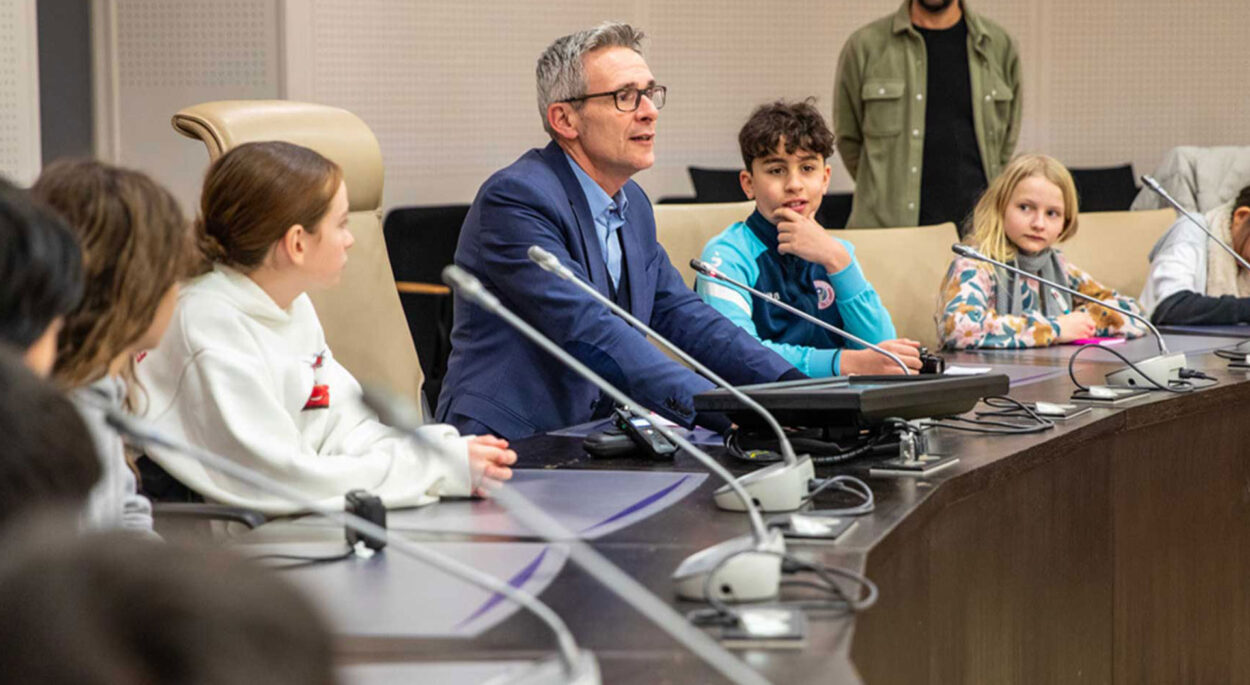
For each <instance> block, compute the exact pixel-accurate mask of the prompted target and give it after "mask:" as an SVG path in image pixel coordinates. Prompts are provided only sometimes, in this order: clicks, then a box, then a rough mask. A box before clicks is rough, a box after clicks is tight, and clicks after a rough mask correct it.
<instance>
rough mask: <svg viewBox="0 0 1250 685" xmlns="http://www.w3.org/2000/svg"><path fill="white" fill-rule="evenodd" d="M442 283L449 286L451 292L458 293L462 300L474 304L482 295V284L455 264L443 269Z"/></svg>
mask: <svg viewBox="0 0 1250 685" xmlns="http://www.w3.org/2000/svg"><path fill="white" fill-rule="evenodd" d="M443 282H444V283H446V284H447V285H449V286H451V288H452V290H455V291H456V292H458V293H460V295H461V296H463V297H464V298H466V299H469V300H473V301H475V302H476V301H477V300H478V298H479V297H480V296H481V294H482V290H483V288H482V282H481V281H479V280H477V277H475V276H474V275H473V274H471V273H469V272H468V271H465V270H464V269H461V268H460V267H458V266H456V265H455V264H448V265H447V266H446V267H445V268H444V269H443Z"/></svg>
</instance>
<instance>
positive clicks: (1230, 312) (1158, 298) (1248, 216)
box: [1141, 186, 1250, 326]
mask: <svg viewBox="0 0 1250 685" xmlns="http://www.w3.org/2000/svg"><path fill="white" fill-rule="evenodd" d="M1200 219H1201V221H1202V222H1203V224H1204V227H1205V228H1206V229H1207V230H1208V231H1210V232H1211V233H1212V234H1213V235H1215V236H1216V237H1217V238H1219V239H1220V240H1221V241H1222V242H1223V243H1224V244H1226V245H1228V246H1229V247H1232V248H1233V250H1235V251H1236V252H1237V253H1238V254H1239V255H1240V256H1241V257H1242V258H1243V259H1250V186H1246V187H1244V188H1242V189H1241V191H1240V192H1238V193H1237V195H1236V197H1234V198H1233V199H1232V200H1230V201H1229V202H1226V203H1224V204H1222V205H1220V206H1218V207H1216V208H1214V209H1212V210H1210V211H1208V212H1206V214H1205V215H1204V216H1202V217H1200ZM1141 304H1142V307H1143V308H1144V309H1145V310H1146V313H1147V314H1149V315H1150V318H1151V320H1152V321H1154V322H1155V323H1156V324H1159V325H1176V326H1182V325H1189V326H1229V325H1235V324H1242V323H1250V272H1247V271H1246V270H1245V269H1243V268H1241V267H1240V266H1239V265H1238V264H1237V260H1236V259H1234V258H1233V256H1232V255H1230V254H1229V253H1228V252H1226V251H1225V250H1224V248H1223V247H1221V246H1220V245H1219V244H1218V243H1216V242H1215V241H1214V240H1211V238H1210V237H1209V236H1208V235H1207V234H1206V233H1205V232H1203V230H1202V228H1199V227H1198V226H1195V225H1194V224H1193V222H1191V221H1190V220H1189V219H1187V218H1185V217H1181V218H1179V219H1177V221H1176V223H1175V224H1173V225H1172V227H1171V228H1170V229H1168V231H1167V233H1164V234H1163V237H1161V238H1159V241H1158V242H1157V243H1155V246H1154V247H1153V248H1152V249H1151V250H1150V276H1149V278H1148V279H1147V280H1146V287H1145V289H1144V290H1143V291H1142V296H1141Z"/></svg>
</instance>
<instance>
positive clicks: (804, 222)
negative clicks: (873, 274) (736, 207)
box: [773, 207, 851, 274]
mask: <svg viewBox="0 0 1250 685" xmlns="http://www.w3.org/2000/svg"><path fill="white" fill-rule="evenodd" d="M773 219H774V220H776V221H777V251H778V252H780V253H781V254H792V255H794V256H795V257H801V258H803V259H806V260H807V261H809V262H814V263H816V264H820V265H821V266H823V267H825V271H828V272H829V273H831V274H835V273H837V272H839V271H841V270H843V269H845V268H846V267H848V266H850V264H851V253H850V252H847V250H846V248H845V247H843V246H842V243H840V242H838V241H837V240H835V239H834V238H833V236H831V235H829V233H828V232H827V231H825V229H824V227H822V226H821V225H820V224H818V223H816V220H815V219H813V218H811V217H809V216H803V215H802V214H799V213H798V212H796V211H794V210H793V209H790V208H788V207H782V208H780V209H778V210H777V211H776V213H775V214H773Z"/></svg>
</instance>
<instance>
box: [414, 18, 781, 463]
mask: <svg viewBox="0 0 1250 685" xmlns="http://www.w3.org/2000/svg"><path fill="white" fill-rule="evenodd" d="M642 38H643V34H642V33H641V32H640V31H637V30H635V29H634V28H632V27H630V26H628V25H624V24H612V23H607V24H603V25H600V26H599V27H597V28H594V29H591V30H588V31H582V32H580V33H575V34H572V35H569V36H565V37H563V38H560V39H559V40H557V41H555V42H554V43H552V44H551V46H550V47H548V48H547V50H546V51H545V52H544V53H543V55H542V57H540V58H539V60H538V69H537V75H538V105H539V111H540V112H541V114H542V116H543V127H544V128H545V129H546V130H547V132H548V133H549V134H550V135H551V138H552V142H551V143H550V144H549V145H547V147H546V148H543V149H541V150H539V149H534V150H530V151H529V152H527V153H525V154H524V155H523V156H522V157H521V158H520V159H518V160H517V161H516V162H514V163H513V164H512V165H511V166H508V167H507V168H505V169H503V170H501V171H499V172H497V173H495V174H494V175H493V176H491V177H490V179H488V180H487V181H486V183H485V184H484V185H483V186H482V188H481V189H480V190H479V191H478V194H477V198H476V199H475V200H474V202H473V207H472V208H471V209H470V210H469V214H468V216H467V217H466V218H465V221H464V227H463V228H462V230H461V233H460V242H459V244H458V245H457V247H456V264H458V265H460V266H461V267H463V268H465V269H467V270H468V271H470V272H472V273H473V274H474V275H475V276H477V277H478V278H480V279H481V280H482V282H483V283H484V284H485V285H486V287H487V288H488V289H489V290H490V291H491V292H492V293H494V294H495V295H496V296H497V297H498V298H499V299H500V300H501V301H502V302H503V303H504V304H505V305H506V306H507V307H509V308H510V309H512V310H514V311H516V312H517V313H518V314H519V315H520V316H521V317H523V318H524V319H525V320H526V321H528V322H529V323H530V324H532V325H534V326H535V327H537V328H538V329H539V330H540V331H542V332H543V333H544V334H546V335H547V336H548V337H550V338H551V339H552V340H554V341H555V342H556V343H557V344H559V345H560V346H561V347H563V348H564V349H566V350H568V351H569V352H571V353H572V354H573V355H574V356H576V357H577V358H578V359H580V360H581V361H582V362H584V363H585V364H586V365H587V366H589V367H590V368H592V369H594V370H595V371H596V372H598V373H599V374H601V375H602V376H604V377H605V378H607V380H608V381H609V382H610V383H612V384H613V385H616V386H617V387H620V388H621V389H622V390H624V391H625V393H626V394H628V395H629V396H631V397H633V398H635V399H636V400H638V401H639V402H641V403H642V404H645V405H646V406H648V407H650V408H651V409H652V410H654V411H656V412H659V413H660V414H663V415H664V416H667V417H668V418H670V419H673V420H674V421H677V422H679V423H681V424H683V425H687V426H689V425H691V424H693V423H700V424H702V425H706V426H708V427H711V428H714V429H723V428H727V427H728V421H727V420H726V419H725V418H724V417H723V416H717V415H710V416H700V417H696V416H695V412H694V408H693V406H692V397H693V396H694V395H695V394H697V393H700V392H703V391H705V390H708V389H710V388H712V387H713V385H712V384H711V383H710V382H709V381H707V380H706V379H704V378H703V377H702V376H699V375H697V374H695V373H694V372H692V371H690V370H689V369H687V368H686V367H684V366H681V365H680V364H677V363H676V362H674V361H672V360H671V359H669V358H668V357H667V356H665V355H664V354H663V353H662V352H660V351H659V350H658V349H656V348H655V347H654V346H653V345H652V344H651V343H650V342H648V341H647V339H646V338H645V337H644V336H643V335H642V334H641V333H639V332H638V331H637V330H635V329H634V328H632V327H631V326H630V325H629V324H627V323H626V322H625V321H624V320H623V319H620V318H618V317H616V316H614V315H613V314H612V313H611V312H609V311H608V310H607V309H606V308H605V307H603V306H602V305H600V304H599V303H597V302H595V301H594V300H592V299H591V298H590V297H588V296H587V295H586V294H585V293H583V292H581V291H580V290H578V289H577V288H576V287H575V286H573V285H572V284H570V283H567V282H565V281H563V280H561V279H559V278H557V277H555V276H553V275H551V274H548V273H547V272H545V271H543V270H541V269H540V268H539V267H538V266H536V265H534V264H533V263H531V262H530V260H529V258H528V256H527V254H526V251H527V250H528V249H529V247H530V245H539V246H541V247H543V248H544V249H546V250H548V251H549V252H551V253H552V254H554V255H555V256H556V257H558V258H559V259H560V261H561V262H563V263H564V264H565V265H566V266H568V267H569V268H571V269H572V270H573V271H574V272H576V273H577V274H578V275H579V276H580V277H582V278H583V279H586V280H588V281H589V282H590V283H591V284H593V285H594V287H595V288H597V289H598V290H599V291H600V292H602V293H603V294H605V295H607V296H608V297H611V298H613V299H614V300H615V301H616V302H618V303H620V304H621V305H623V306H625V307H626V308H627V309H629V311H630V313H632V314H633V315H634V316H636V317H638V318H639V319H641V320H643V321H646V322H648V324H649V325H650V326H652V327H653V328H655V329H656V330H657V331H659V332H660V334H661V335H664V336H666V337H668V338H670V339H672V340H673V341H674V342H675V343H677V344H678V345H679V346H681V347H682V348H683V349H685V350H687V351H688V352H690V353H691V354H693V355H694V356H695V357H697V358H698V359H700V360H701V361H702V362H703V363H705V364H707V365H708V366H710V367H711V368H712V369H713V370H715V371H716V372H717V373H719V374H721V375H722V376H724V377H725V379H726V380H728V381H729V382H731V383H734V384H746V383H761V382H767V381H775V380H779V379H783V378H787V379H788V378H804V376H803V375H802V374H801V373H799V372H798V371H797V370H796V369H794V367H792V366H791V365H790V364H789V363H787V362H786V361H785V360H783V359H782V358H781V357H779V356H777V355H776V354H775V353H773V352H772V351H770V350H768V349H767V348H765V347H763V346H762V345H760V344H759V342H757V341H756V340H755V339H754V338H752V337H751V336H750V335H748V334H747V333H746V332H745V331H743V330H742V329H741V328H738V327H737V326H735V325H734V324H732V323H730V322H729V320H728V319H725V318H723V317H722V316H721V315H720V314H718V313H717V312H716V311H715V310H713V309H712V308H710V307H708V306H707V305H706V304H704V303H703V302H702V301H701V300H700V299H699V297H698V295H696V294H695V293H694V292H693V291H692V290H690V289H689V288H687V287H686V285H685V283H684V282H683V281H682V280H681V276H680V275H678V273H677V270H676V269H674V268H673V266H672V264H670V263H669V260H668V255H667V254H665V252H664V249H663V248H662V247H660V245H659V243H657V242H656V239H655V216H654V214H653V213H652V211H651V203H650V201H649V200H648V199H647V195H646V193H644V192H643V191H642V188H640V187H639V186H638V184H637V183H635V182H633V181H631V180H630V177H631V176H633V175H634V174H635V173H637V172H639V171H641V170H643V169H646V168H648V167H650V166H651V165H652V164H653V163H654V162H655V152H654V137H655V124H656V119H657V117H658V115H659V109H660V108H661V107H663V106H664V99H665V89H664V87H663V86H658V85H656V83H655V78H654V77H653V76H652V75H651V70H650V69H648V68H647V63H646V62H645V61H644V60H643V58H642V55H641V53H640V42H641V40H642ZM455 320H456V323H455V327H454V329H453V330H452V335H451V340H452V352H451V358H450V359H449V361H448V364H447V376H446V379H445V380H444V383H443V390H442V393H441V395H440V396H439V403H438V411H437V416H438V418H439V420H441V421H446V422H448V423H451V424H453V425H455V426H456V427H457V428H459V429H460V430H461V431H463V432H466V433H494V434H496V435H499V436H502V437H505V438H520V437H524V436H527V435H531V434H534V433H539V432H543V431H547V430H551V429H555V428H560V427H563V426H569V425H573V424H577V423H582V422H585V421H588V420H591V419H593V418H599V417H603V416H606V415H608V413H609V412H610V411H611V408H612V403H611V400H610V399H608V398H607V397H601V396H600V393H599V391H598V390H597V389H596V388H595V387H594V386H592V385H591V384H590V383H588V382H586V381H584V380H582V379H581V378H579V377H578V376H576V375H575V374H574V373H573V372H572V371H569V370H568V369H566V368H565V367H564V366H563V365H562V364H560V362H558V361H556V360H555V359H554V358H552V357H551V356H549V355H548V354H547V353H546V352H543V351H542V350H541V349H539V348H538V347H537V346H535V345H533V344H531V343H529V342H528V341H526V340H525V339H524V338H523V337H521V335H519V334H518V333H516V332H515V331H513V330H512V329H511V328H509V327H508V326H507V325H505V324H504V323H503V322H502V321H500V320H499V319H498V318H497V317H495V316H494V315H491V314H488V313H487V312H485V311H483V310H481V309H479V308H477V307H475V306H474V305H472V304H470V303H467V302H465V301H464V300H463V299H461V298H460V297H458V296H457V297H456V300H455Z"/></svg>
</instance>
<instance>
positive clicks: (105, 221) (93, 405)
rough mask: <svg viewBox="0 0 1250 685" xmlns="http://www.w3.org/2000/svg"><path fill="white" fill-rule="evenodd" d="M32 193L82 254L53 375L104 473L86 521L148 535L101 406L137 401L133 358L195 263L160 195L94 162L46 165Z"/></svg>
mask: <svg viewBox="0 0 1250 685" xmlns="http://www.w3.org/2000/svg"><path fill="white" fill-rule="evenodd" d="M31 194H32V195H33V196H34V198H35V199H36V200H38V201H41V202H43V203H45V204H46V205H48V206H49V207H51V208H52V209H53V210H54V211H56V212H57V213H58V214H60V215H61V217H62V218H63V219H65V221H66V223H67V224H68V225H69V227H70V230H71V231H73V232H74V234H75V235H76V236H77V238H78V242H79V244H80V246H81V247H82V265H83V271H84V273H85V287H84V292H83V297H82V300H81V302H79V304H78V305H77V306H76V307H75V308H74V309H73V310H72V311H70V313H69V314H68V315H66V317H65V325H64V327H63V328H62V329H61V332H60V336H59V338H58V345H57V353H56V363H55V365H54V367H53V372H52V373H53V378H54V379H55V380H56V381H57V383H58V384H59V385H61V386H62V387H64V388H66V389H67V390H69V393H70V399H72V400H73V401H74V403H75V404H76V405H77V406H78V408H79V410H80V411H81V412H82V414H83V418H84V419H86V422H87V425H88V427H89V428H90V429H91V432H92V434H93V436H94V437H95V441H96V450H97V451H98V452H99V456H100V461H101V466H102V467H103V473H102V475H101V478H100V481H99V482H98V483H97V484H96V487H95V489H94V490H92V492H91V495H90V497H89V498H88V501H87V508H86V513H85V518H86V521H85V523H86V524H87V525H88V526H90V527H93V528H125V529H130V530H137V531H142V532H148V533H150V532H151V530H152V507H151V504H150V503H149V502H148V500H147V498H145V497H144V496H142V495H140V494H138V492H137V489H138V488H137V486H136V482H135V475H134V472H133V470H132V468H131V465H130V464H129V462H128V461H127V458H126V455H125V450H124V448H123V445H122V439H121V437H120V436H118V435H117V433H116V432H114V430H113V429H112V428H111V427H110V426H108V425H107V423H106V422H105V420H104V415H105V409H104V405H110V406H112V407H114V408H120V409H127V410H133V409H134V407H135V405H136V404H137V403H139V402H138V398H137V397H134V395H135V393H134V392H133V391H134V390H136V388H135V386H134V384H133V383H131V382H130V381H131V379H132V378H133V364H134V359H135V357H136V356H137V355H140V354H142V353H143V352H144V351H146V350H148V349H151V348H152V347H154V346H155V345H156V343H157V342H158V341H159V340H160V339H161V335H162V334H163V333H164V332H165V328H166V327H167V326H168V325H169V319H170V316H171V315H172V314H173V311H174V305H175V303H176V302H177V297H178V284H179V282H180V281H181V280H182V279H184V278H186V277H187V275H188V272H189V267H190V266H191V265H192V263H193V262H192V260H191V256H192V255H193V248H194V245H195V242H194V239H193V236H192V234H191V230H190V226H189V224H188V223H187V221H186V218H185V217H184V216H183V214H182V210H181V209H180V208H179V207H178V202H177V200H175V199H174V197H173V195H171V194H170V193H169V191H168V190H166V189H165V188H163V187H161V186H160V185H159V184H157V183H156V182H154V181H153V180H152V179H150V178H148V177H147V176H145V175H144V174H141V173H139V172H137V171H132V170H129V169H122V168H118V167H114V166H110V165H107V164H102V163H100V162H97V161H94V160H68V161H58V162H54V163H52V164H50V165H48V166H47V167H46V168H45V169H44V171H43V173H42V174H40V175H39V179H38V180H37V181H36V182H35V185H34V186H33V187H32V188H31Z"/></svg>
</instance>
